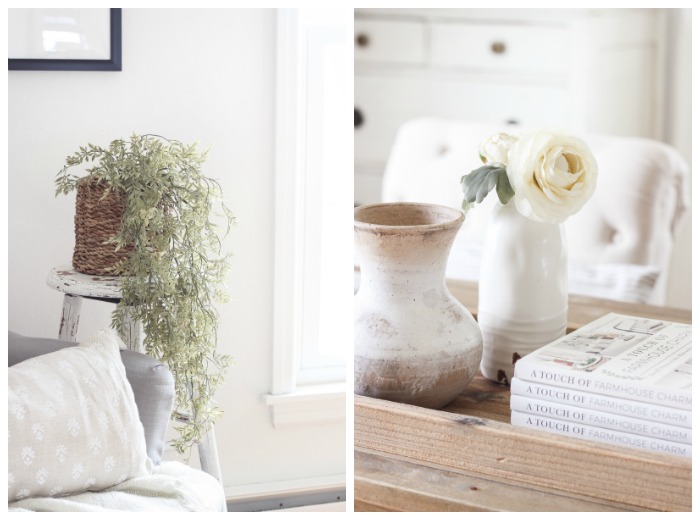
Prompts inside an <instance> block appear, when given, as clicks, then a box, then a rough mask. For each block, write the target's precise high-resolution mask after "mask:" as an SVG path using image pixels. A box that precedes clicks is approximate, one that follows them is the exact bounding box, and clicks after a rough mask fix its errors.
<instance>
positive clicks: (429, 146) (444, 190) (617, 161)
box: [382, 119, 690, 305]
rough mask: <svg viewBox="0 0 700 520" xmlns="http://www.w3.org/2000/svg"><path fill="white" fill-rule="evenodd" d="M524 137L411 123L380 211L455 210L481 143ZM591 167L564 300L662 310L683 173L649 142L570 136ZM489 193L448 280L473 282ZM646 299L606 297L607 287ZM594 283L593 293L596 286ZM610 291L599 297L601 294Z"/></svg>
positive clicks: (571, 237) (674, 154)
mask: <svg viewBox="0 0 700 520" xmlns="http://www.w3.org/2000/svg"><path fill="white" fill-rule="evenodd" d="M525 130H526V129H524V128H516V127H503V126H500V125H492V124H483V123H470V122H460V121H446V120H439V119H418V120H414V121H410V122H408V123H406V124H405V125H403V126H402V127H401V128H400V129H399V132H398V134H397V137H396V140H395V142H394V145H393V147H392V150H391V153H390V157H389V160H388V162H387V166H386V170H385V173H384V178H383V186H382V200H383V201H385V202H401V201H413V202H432V203H437V204H445V205H448V206H455V207H460V205H461V201H462V193H461V188H460V184H459V180H460V178H461V176H462V175H464V174H466V173H469V172H470V171H471V170H472V169H474V168H475V167H477V166H479V165H480V161H479V157H478V152H477V149H478V146H479V144H480V143H481V142H482V141H483V140H484V139H485V138H486V137H488V136H489V135H491V134H493V133H495V132H498V131H505V132H509V133H512V134H518V133H521V132H523V131H525ZM579 137H581V138H582V139H583V140H584V141H585V142H586V143H588V145H589V146H590V148H591V150H592V152H593V155H594V156H595V157H596V160H597V161H598V167H599V177H598V185H597V189H596V193H595V195H594V197H593V198H592V199H591V200H590V201H589V202H588V204H586V206H585V207H584V208H583V209H582V210H581V211H580V212H579V213H577V214H575V215H573V216H572V217H570V218H569V219H568V220H567V221H566V223H565V227H566V233H567V237H568V246H569V260H570V266H571V269H570V275H569V288H570V291H571V292H578V293H581V294H590V295H593V296H605V297H609V298H611V299H622V300H628V301H640V302H643V303H653V304H658V305H660V304H663V302H664V299H665V290H666V282H667V275H668V268H669V262H670V256H671V251H672V248H673V241H674V237H675V233H676V231H677V230H678V227H679V224H680V222H681V220H682V218H683V217H684V216H685V214H686V210H687V208H688V204H689V197H690V170H689V167H688V165H687V164H686V162H685V161H684V160H683V158H682V157H681V155H680V154H679V153H678V151H676V150H675V149H674V148H672V147H670V146H668V145H666V144H663V143H660V142H657V141H652V140H649V139H642V138H633V137H617V136H604V135H579ZM496 203H498V201H497V198H496V196H495V194H491V195H489V197H487V199H486V200H485V201H484V202H483V203H482V204H481V205H479V206H477V207H476V208H475V209H472V210H470V211H469V212H468V214H467V219H466V220H465V224H464V226H463V228H462V230H461V233H460V236H459V237H458V239H457V240H456V242H455V245H454V247H453V253H452V255H451V258H450V263H449V265H448V276H452V277H456V278H463V279H472V280H476V279H478V268H479V260H480V247H481V242H482V240H483V236H484V233H485V232H486V230H487V224H488V212H489V211H490V209H491V208H492V207H493V205H494V204H496ZM626 275H629V276H631V277H634V284H637V282H639V283H641V284H642V285H643V284H646V286H647V289H649V290H648V291H646V292H645V293H644V292H642V293H639V294H635V293H633V294H632V295H630V294H629V293H624V292H623V293H622V294H620V293H617V294H616V293H615V291H614V287H613V285H617V286H621V285H624V284H628V285H630V286H631V285H633V282H632V281H625V280H622V278H624V276H626ZM596 283H598V285H599V286H598V287H595V285H596ZM608 285H609V286H610V291H606V290H605V289H606V286H608Z"/></svg>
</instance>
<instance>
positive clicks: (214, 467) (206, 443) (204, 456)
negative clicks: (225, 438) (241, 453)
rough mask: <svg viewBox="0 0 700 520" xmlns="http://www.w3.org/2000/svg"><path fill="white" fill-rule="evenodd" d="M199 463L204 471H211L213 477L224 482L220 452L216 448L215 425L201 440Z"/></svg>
mask: <svg viewBox="0 0 700 520" xmlns="http://www.w3.org/2000/svg"><path fill="white" fill-rule="evenodd" d="M198 449H199V464H200V466H201V467H202V471H204V472H205V473H209V474H210V475H211V476H212V477H214V478H215V479H216V480H218V481H219V482H220V483H222V484H223V482H222V480H221V468H220V466H219V452H218V450H217V448H216V437H215V436H214V426H212V427H211V429H210V430H209V431H208V432H207V434H206V435H205V436H204V437H203V438H202V439H201V440H200V441H199V445H198Z"/></svg>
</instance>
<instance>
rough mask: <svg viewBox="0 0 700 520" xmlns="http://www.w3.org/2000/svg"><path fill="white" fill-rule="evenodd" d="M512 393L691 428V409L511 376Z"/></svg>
mask: <svg viewBox="0 0 700 520" xmlns="http://www.w3.org/2000/svg"><path fill="white" fill-rule="evenodd" d="M510 393H511V395H521V396H523V397H528V398H532V399H536V400H540V401H549V402H553V403H561V404H567V405H570V406H576V407H579V408H585V409H589V410H598V411H601V412H608V413H611V414H616V415H622V416H625V417H634V418H637V419H644V420H647V421H653V422H660V423H663V424H668V425H672V426H681V427H683V428H688V429H692V427H693V413H692V411H690V410H680V409H678V408H669V407H668V406H662V405H658V404H653V403H644V402H642V401H632V400H630V399H621V398H618V397H611V396H608V395H602V394H591V393H589V392H581V391H579V390H572V389H571V388H563V387H560V386H552V385H545V384H541V383H533V382H532V381H524V380H522V379H519V378H517V377H514V378H513V380H512V381H511V382H510Z"/></svg>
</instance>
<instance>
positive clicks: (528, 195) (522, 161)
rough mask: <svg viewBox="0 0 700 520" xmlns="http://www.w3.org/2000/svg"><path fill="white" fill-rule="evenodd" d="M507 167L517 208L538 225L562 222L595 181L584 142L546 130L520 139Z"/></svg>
mask: <svg viewBox="0 0 700 520" xmlns="http://www.w3.org/2000/svg"><path fill="white" fill-rule="evenodd" d="M507 165H508V166H507V173H508V180H509V181H510V184H511V186H512V188H513V190H514V191H515V196H514V197H513V200H514V202H515V206H516V208H517V209H518V211H519V212H520V213H522V214H523V215H525V216H526V217H528V218H531V219H533V220H537V221H541V222H552V223H560V222H564V220H566V219H567V218H568V217H569V216H570V215H573V214H574V213H576V212H577V211H578V210H580V209H581V208H582V207H583V205H584V204H585V203H586V202H587V201H588V199H590V198H591V196H592V195H593V192H594V191H595V184H596V179H597V178H598V164H597V163H596V160H595V158H594V157H593V154H591V151H590V150H589V149H588V146H587V145H586V144H585V143H584V142H583V141H581V140H580V139H577V138H576V137H572V136H569V135H565V134H560V133H555V132H551V131H548V130H538V131H535V132H532V133H529V134H525V135H523V136H522V137H520V138H519V139H518V140H517V141H516V142H515V143H514V144H513V145H512V146H511V147H510V150H509V152H508V162H507Z"/></svg>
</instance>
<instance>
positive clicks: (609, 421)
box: [510, 394, 693, 444]
mask: <svg viewBox="0 0 700 520" xmlns="http://www.w3.org/2000/svg"><path fill="white" fill-rule="evenodd" d="M510 409H511V410H514V411H517V412H524V413H531V414H535V415H542V416H545V417H551V418H553V419H561V420H565V421H571V422H576V423H580V424H587V425H589V426H596V427H599V428H608V429H611V430H616V431H621V432H625V433H634V434H635V435H642V436H644V437H654V438H656V439H663V440H667V441H673V442H679V443H682V444H692V440H693V432H692V430H691V429H689V428H680V427H678V426H669V425H666V424H661V423H655V422H651V421H644V420H641V419H635V418H632V417H625V416H622V415H616V414H611V413H606V412H599V411H596V410H588V409H586V408H579V407H576V406H569V405H565V404H559V403H551V402H547V401H540V400H537V399H531V398H529V397H523V396H520V395H515V394H511V398H510Z"/></svg>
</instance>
